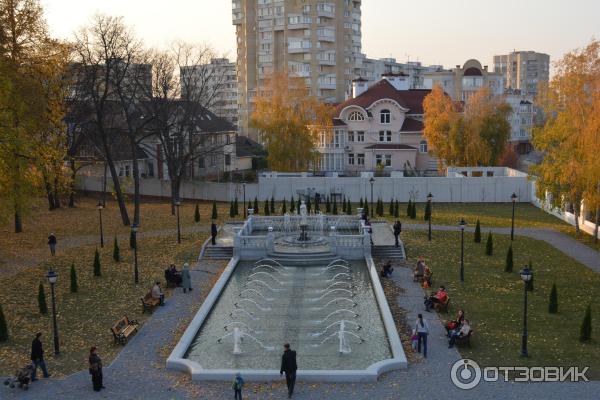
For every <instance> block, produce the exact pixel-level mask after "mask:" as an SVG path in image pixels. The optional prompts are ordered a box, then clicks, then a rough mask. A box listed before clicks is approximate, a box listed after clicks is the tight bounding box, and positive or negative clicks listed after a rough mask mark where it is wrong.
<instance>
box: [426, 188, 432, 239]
mask: <svg viewBox="0 0 600 400" xmlns="http://www.w3.org/2000/svg"><path fill="white" fill-rule="evenodd" d="M432 200H433V195H432V194H431V193H429V194H428V195H427V204H428V205H429V218H427V219H428V220H429V241H430V242H431V212H432V211H433V209H432V203H431V201H432Z"/></svg>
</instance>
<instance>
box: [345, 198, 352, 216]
mask: <svg viewBox="0 0 600 400" xmlns="http://www.w3.org/2000/svg"><path fill="white" fill-rule="evenodd" d="M346 215H352V203H351V202H350V198H348V199H346Z"/></svg>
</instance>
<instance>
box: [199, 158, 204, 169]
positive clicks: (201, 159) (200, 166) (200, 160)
mask: <svg viewBox="0 0 600 400" xmlns="http://www.w3.org/2000/svg"><path fill="white" fill-rule="evenodd" d="M198 168H204V157H200V158H199V159H198Z"/></svg>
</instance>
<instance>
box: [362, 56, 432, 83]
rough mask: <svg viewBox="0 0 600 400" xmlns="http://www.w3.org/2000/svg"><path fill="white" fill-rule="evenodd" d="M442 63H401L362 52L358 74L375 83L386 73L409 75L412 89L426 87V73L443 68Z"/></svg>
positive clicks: (393, 59)
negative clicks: (427, 64) (368, 55)
mask: <svg viewBox="0 0 600 400" xmlns="http://www.w3.org/2000/svg"><path fill="white" fill-rule="evenodd" d="M442 69H443V67H442V66H441V65H429V66H426V65H423V64H421V63H420V62H419V61H407V62H406V63H401V62H398V61H396V59H395V58H379V59H374V58H368V57H367V56H366V55H365V54H362V55H361V57H360V58H357V70H356V74H357V75H358V76H359V77H361V78H363V79H366V80H367V81H369V84H374V83H376V82H378V81H379V80H381V78H383V77H384V76H386V75H390V74H392V75H397V74H404V75H406V76H408V79H409V86H410V88H411V89H422V88H423V87H424V75H423V74H424V73H425V72H434V71H439V70H442Z"/></svg>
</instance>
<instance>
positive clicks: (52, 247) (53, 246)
mask: <svg viewBox="0 0 600 400" xmlns="http://www.w3.org/2000/svg"><path fill="white" fill-rule="evenodd" d="M56 243H57V240H56V236H55V235H54V233H51V234H50V236H48V246H49V247H50V254H52V255H55V254H56Z"/></svg>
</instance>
